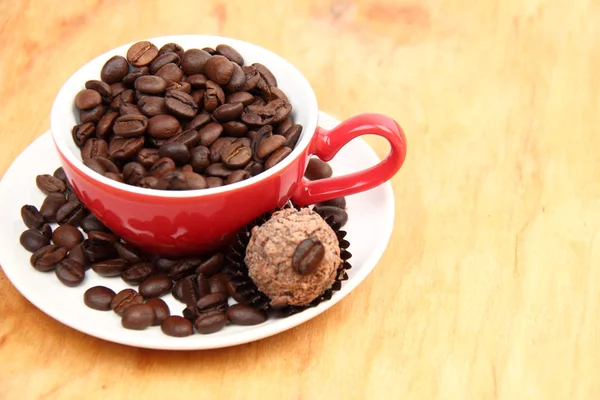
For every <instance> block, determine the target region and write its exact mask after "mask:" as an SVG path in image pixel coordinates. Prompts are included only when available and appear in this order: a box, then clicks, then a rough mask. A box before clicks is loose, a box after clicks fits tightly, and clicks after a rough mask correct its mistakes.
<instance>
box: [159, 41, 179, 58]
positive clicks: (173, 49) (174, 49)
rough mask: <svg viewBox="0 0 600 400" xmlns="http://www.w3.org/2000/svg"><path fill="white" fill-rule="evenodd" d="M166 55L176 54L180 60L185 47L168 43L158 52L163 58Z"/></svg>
mask: <svg viewBox="0 0 600 400" xmlns="http://www.w3.org/2000/svg"><path fill="white" fill-rule="evenodd" d="M165 53H175V54H177V56H178V57H179V58H181V57H183V53H184V50H183V47H181V46H180V45H178V44H177V43H167V44H165V45H164V46H163V47H161V48H160V50H159V51H158V55H159V56H161V55H163V54H165Z"/></svg>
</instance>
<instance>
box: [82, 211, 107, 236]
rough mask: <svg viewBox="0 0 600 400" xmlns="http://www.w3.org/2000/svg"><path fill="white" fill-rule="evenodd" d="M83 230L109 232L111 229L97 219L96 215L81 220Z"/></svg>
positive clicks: (87, 231)
mask: <svg viewBox="0 0 600 400" xmlns="http://www.w3.org/2000/svg"><path fill="white" fill-rule="evenodd" d="M80 225H81V228H82V229H83V231H84V232H86V233H89V232H94V231H96V232H99V231H102V232H109V229H108V228H107V227H106V226H105V225H104V224H103V223H102V222H100V221H99V220H98V218H96V216H95V215H94V214H90V215H88V216H86V217H85V218H83V219H82V220H81V223H80Z"/></svg>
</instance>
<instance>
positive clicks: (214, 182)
mask: <svg viewBox="0 0 600 400" xmlns="http://www.w3.org/2000/svg"><path fill="white" fill-rule="evenodd" d="M224 184H225V182H224V181H223V179H222V178H219V177H217V176H209V177H207V178H206V185H207V186H208V187H209V188H216V187H220V186H223V185H224Z"/></svg>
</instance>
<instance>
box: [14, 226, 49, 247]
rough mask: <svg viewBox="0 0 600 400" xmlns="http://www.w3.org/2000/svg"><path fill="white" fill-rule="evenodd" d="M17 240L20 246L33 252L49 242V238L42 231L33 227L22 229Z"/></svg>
mask: <svg viewBox="0 0 600 400" xmlns="http://www.w3.org/2000/svg"><path fill="white" fill-rule="evenodd" d="M19 242H20V243H21V246H23V247H24V248H25V250H27V251H29V252H31V253H34V252H36V251H38V250H39V249H41V248H43V247H46V246H48V245H49V244H50V240H49V239H48V238H47V237H46V236H44V234H43V233H41V232H39V231H37V230H35V229H28V230H26V231H24V232H23V233H22V234H21V237H20V238H19Z"/></svg>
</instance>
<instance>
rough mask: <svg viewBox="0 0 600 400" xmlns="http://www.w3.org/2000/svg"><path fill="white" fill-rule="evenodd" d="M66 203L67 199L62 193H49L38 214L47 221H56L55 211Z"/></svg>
mask: <svg viewBox="0 0 600 400" xmlns="http://www.w3.org/2000/svg"><path fill="white" fill-rule="evenodd" d="M66 203H67V199H66V198H65V196H64V195H63V194H62V193H50V194H49V195H48V196H47V197H46V198H45V199H44V202H43V203H42V206H41V207H40V214H42V216H43V217H44V219H45V220H46V221H48V222H55V221H56V213H57V212H58V210H59V209H60V208H61V207H62V206H64V205H65V204H66Z"/></svg>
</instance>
